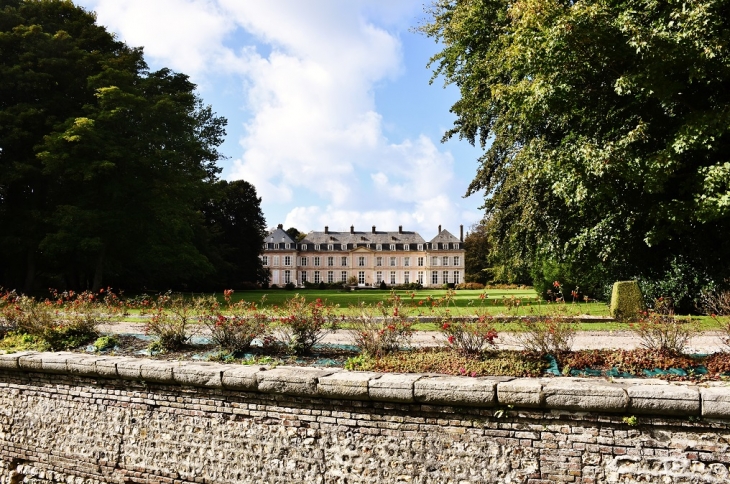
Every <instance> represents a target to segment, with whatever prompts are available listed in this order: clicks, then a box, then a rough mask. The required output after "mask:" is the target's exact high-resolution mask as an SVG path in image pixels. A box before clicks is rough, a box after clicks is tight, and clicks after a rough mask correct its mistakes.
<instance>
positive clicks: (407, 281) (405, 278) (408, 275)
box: [403, 271, 411, 284]
mask: <svg viewBox="0 0 730 484" xmlns="http://www.w3.org/2000/svg"><path fill="white" fill-rule="evenodd" d="M410 283H411V273H410V272H408V271H405V272H404V273H403V284H410Z"/></svg>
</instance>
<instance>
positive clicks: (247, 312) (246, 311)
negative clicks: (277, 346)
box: [200, 289, 271, 353]
mask: <svg viewBox="0 0 730 484" xmlns="http://www.w3.org/2000/svg"><path fill="white" fill-rule="evenodd" d="M232 294H233V290H232V289H226V290H225V291H223V297H224V298H225V300H226V303H227V308H226V311H227V313H228V314H227V315H226V314H223V313H222V311H212V312H211V313H210V314H207V315H204V316H202V317H201V318H200V321H201V322H202V323H203V324H205V326H206V327H207V328H208V330H209V331H210V338H211V340H212V341H213V342H214V343H215V344H217V345H218V346H220V347H221V348H223V349H224V350H226V351H230V352H234V353H235V352H241V351H245V350H247V349H249V348H250V347H251V343H252V342H253V340H254V339H257V338H258V339H260V340H261V341H262V342H263V343H264V346H267V344H268V343H270V340H271V338H270V336H269V335H268V332H269V323H270V321H271V316H270V315H269V314H268V312H266V311H264V310H263V309H260V308H259V307H258V306H257V305H256V303H247V302H246V301H239V302H237V303H232V302H231V295H232ZM261 302H262V303H263V300H262V301H261Z"/></svg>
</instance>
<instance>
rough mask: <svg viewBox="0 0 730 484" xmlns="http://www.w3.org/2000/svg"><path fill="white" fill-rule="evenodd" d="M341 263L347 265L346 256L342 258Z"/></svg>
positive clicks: (343, 265)
mask: <svg viewBox="0 0 730 484" xmlns="http://www.w3.org/2000/svg"><path fill="white" fill-rule="evenodd" d="M341 262H342V263H341V264H340V265H341V266H342V267H347V256H345V257H343V258H342V261H341Z"/></svg>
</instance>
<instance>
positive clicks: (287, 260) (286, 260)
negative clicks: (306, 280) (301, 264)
mask: <svg viewBox="0 0 730 484" xmlns="http://www.w3.org/2000/svg"><path fill="white" fill-rule="evenodd" d="M284 265H285V266H290V265H291V256H290V255H285V256H284Z"/></svg>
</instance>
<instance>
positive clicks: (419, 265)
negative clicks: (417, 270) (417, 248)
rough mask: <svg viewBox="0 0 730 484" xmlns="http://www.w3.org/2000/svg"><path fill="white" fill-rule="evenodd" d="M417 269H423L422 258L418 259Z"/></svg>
mask: <svg viewBox="0 0 730 484" xmlns="http://www.w3.org/2000/svg"><path fill="white" fill-rule="evenodd" d="M418 267H423V257H419V258H418Z"/></svg>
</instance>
